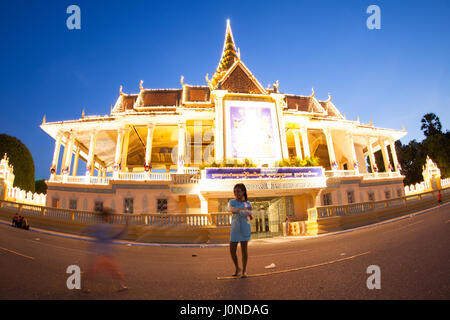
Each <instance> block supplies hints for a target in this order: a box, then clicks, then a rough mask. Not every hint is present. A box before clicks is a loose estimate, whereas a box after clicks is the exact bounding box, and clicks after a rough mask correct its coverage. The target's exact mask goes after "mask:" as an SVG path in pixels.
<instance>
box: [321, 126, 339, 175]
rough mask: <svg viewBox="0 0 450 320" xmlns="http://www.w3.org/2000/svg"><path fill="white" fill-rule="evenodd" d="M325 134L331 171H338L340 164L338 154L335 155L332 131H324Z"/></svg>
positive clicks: (327, 129) (328, 129)
mask: <svg viewBox="0 0 450 320" xmlns="http://www.w3.org/2000/svg"><path fill="white" fill-rule="evenodd" d="M323 132H324V134H325V138H326V139H327V147H328V156H329V157H330V165H331V170H337V169H338V164H337V161H336V154H335V153H334V145H333V138H332V136H331V129H330V128H326V129H323ZM333 164H335V165H333Z"/></svg>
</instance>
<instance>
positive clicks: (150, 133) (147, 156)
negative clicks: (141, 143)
mask: <svg viewBox="0 0 450 320" xmlns="http://www.w3.org/2000/svg"><path fill="white" fill-rule="evenodd" d="M154 131H155V125H154V124H153V123H150V124H148V125H147V144H146V147H145V164H146V165H147V166H149V165H150V162H151V160H152V144H153V132H154Z"/></svg>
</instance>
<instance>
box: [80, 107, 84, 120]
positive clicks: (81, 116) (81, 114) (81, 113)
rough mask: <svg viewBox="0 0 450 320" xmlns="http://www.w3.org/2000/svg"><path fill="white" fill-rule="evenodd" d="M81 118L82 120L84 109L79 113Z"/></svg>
mask: <svg viewBox="0 0 450 320" xmlns="http://www.w3.org/2000/svg"><path fill="white" fill-rule="evenodd" d="M81 117H82V118H84V109H83V110H82V111H81Z"/></svg>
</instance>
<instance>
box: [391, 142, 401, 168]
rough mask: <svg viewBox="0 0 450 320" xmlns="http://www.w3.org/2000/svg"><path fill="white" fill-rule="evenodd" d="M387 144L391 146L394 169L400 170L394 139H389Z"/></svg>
mask: <svg viewBox="0 0 450 320" xmlns="http://www.w3.org/2000/svg"><path fill="white" fill-rule="evenodd" d="M389 145H390V147H391V153H392V160H393V161H394V171H397V172H400V170H399V164H398V158H397V151H396V150H395V140H394V139H389Z"/></svg>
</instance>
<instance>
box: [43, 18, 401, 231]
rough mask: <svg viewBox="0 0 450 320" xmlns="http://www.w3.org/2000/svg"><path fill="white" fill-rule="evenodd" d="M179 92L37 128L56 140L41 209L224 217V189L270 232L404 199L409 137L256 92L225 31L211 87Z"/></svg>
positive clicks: (306, 99)
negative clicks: (256, 213) (241, 191)
mask: <svg viewBox="0 0 450 320" xmlns="http://www.w3.org/2000/svg"><path fill="white" fill-rule="evenodd" d="M180 82H181V87H180V88H177V89H146V88H144V86H143V81H141V83H140V84H139V88H140V90H139V92H138V93H135V94H126V93H124V92H122V87H121V88H120V94H119V97H118V99H117V102H116V103H115V105H114V107H112V109H111V113H110V114H109V115H105V116H84V114H83V116H82V118H81V119H78V120H73V121H62V122H51V123H49V122H45V120H44V121H43V124H42V125H41V128H42V129H43V130H44V131H45V132H47V133H48V134H49V135H50V136H51V137H52V138H54V139H55V150H54V155H53V161H52V164H51V169H50V170H51V176H50V179H49V180H48V182H47V183H48V194H47V206H54V207H55V206H57V207H62V208H66V209H77V210H87V211H91V210H94V209H95V208H96V207H97V208H98V207H101V206H107V207H111V208H112V209H113V210H114V211H116V212H118V213H134V214H139V213H158V212H160V213H168V214H170V213H208V212H221V211H224V210H225V205H226V203H227V201H228V199H230V198H231V197H233V193H232V189H233V185H234V184H235V183H237V182H244V183H245V184H246V186H247V189H248V194H249V197H250V200H251V201H252V202H253V203H254V207H255V208H256V209H258V210H260V211H261V212H264V214H265V215H266V217H268V218H269V220H270V223H269V225H270V230H271V231H273V230H275V231H274V232H276V229H277V228H278V225H279V222H281V221H284V219H285V217H286V216H288V217H290V218H292V219H296V220H305V219H306V216H307V213H306V210H307V209H308V208H310V207H314V206H318V205H338V204H347V203H352V202H363V201H372V200H382V199H386V198H389V197H390V198H394V197H398V196H403V195H404V189H403V182H402V181H403V176H401V174H400V170H399V169H400V166H399V164H398V160H397V156H396V152H395V146H394V142H395V141H396V140H398V139H400V138H402V137H403V136H405V135H406V132H404V131H398V130H390V129H383V128H376V127H374V126H373V125H372V124H362V123H360V122H359V121H350V120H346V119H345V117H344V116H342V114H341V113H340V112H339V110H338V109H337V108H336V106H335V105H334V104H333V102H332V101H331V97H329V99H328V100H326V101H319V100H317V99H316V98H315V94H314V90H313V92H312V94H311V95H309V96H301V95H294V94H287V93H282V92H281V91H280V90H279V85H278V82H277V83H275V84H274V85H273V86H272V87H270V88H264V87H263V86H262V85H261V84H260V83H259V82H258V80H257V79H256V78H255V76H254V75H253V74H252V73H251V72H250V70H249V69H248V68H247V67H246V66H245V64H244V63H243V62H242V61H241V60H240V54H239V51H238V50H237V49H236V46H235V43H234V39H233V34H232V32H231V27H230V24H229V22H227V29H226V35H225V41H224V49H223V52H222V56H221V59H220V62H219V65H218V67H217V70H216V72H215V73H214V74H213V76H212V77H211V78H209V76H208V75H206V83H205V85H200V86H194V85H190V84H187V83H185V82H184V79H183V77H181V81H180ZM61 146H64V152H61V150H62V149H61ZM377 151H381V154H382V158H383V164H384V167H385V168H386V169H385V170H384V171H383V172H380V171H381V170H378V168H376V165H375V163H376V162H375V157H374V154H375V152H377ZM293 157H296V158H297V159H298V160H302V159H306V158H310V157H317V158H318V159H319V164H320V166H321V168H319V171H317V168H315V169H314V168H297V167H288V168H286V167H284V168H283V170H284V171H283V170H277V169H275V167H276V164H277V161H281V160H283V159H289V158H293ZM80 159H81V160H83V161H84V162H86V171H85V172H81V173H80V172H77V170H78V167H79V166H78V162H79V160H80ZM367 159H368V160H367ZM366 160H367V163H370V165H366ZM245 161H247V163H251V164H252V166H247V169H245V168H243V167H245V166H242V168H237V167H236V166H235V165H234V164H235V163H236V162H238V163H242V162H245ZM220 163H222V168H218V166H219V164H220ZM223 163H228V165H227V164H225V165H223ZM233 166H234V168H231V167H233ZM250 167H253V168H252V169H253V171H251V170H250ZM266 224H267V223H266ZM259 227H261V226H259ZM255 228H257V226H256V227H255Z"/></svg>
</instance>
